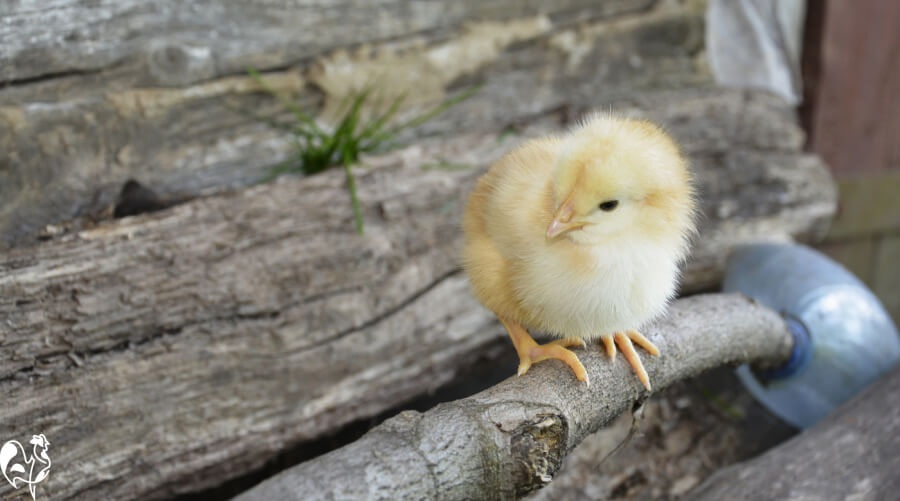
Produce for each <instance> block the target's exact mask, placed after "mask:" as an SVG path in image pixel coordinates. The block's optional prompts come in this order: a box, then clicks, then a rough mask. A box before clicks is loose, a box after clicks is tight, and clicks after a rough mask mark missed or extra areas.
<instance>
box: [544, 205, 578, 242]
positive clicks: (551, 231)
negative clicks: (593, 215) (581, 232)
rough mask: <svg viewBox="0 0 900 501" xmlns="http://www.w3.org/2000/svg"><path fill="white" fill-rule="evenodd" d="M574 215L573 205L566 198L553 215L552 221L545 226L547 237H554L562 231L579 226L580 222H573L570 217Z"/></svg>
mask: <svg viewBox="0 0 900 501" xmlns="http://www.w3.org/2000/svg"><path fill="white" fill-rule="evenodd" d="M574 215H575V207H574V206H573V204H572V202H570V201H568V200H566V201H565V202H563V205H562V206H561V207H560V208H559V209H558V210H557V211H556V214H554V215H553V221H551V222H550V226H548V227H547V238H555V237H557V236H559V235H562V234H563V233H565V232H567V231H570V230H574V229H575V228H581V227H582V226H584V225H583V224H581V223H577V222H573V221H572V217H573V216H574Z"/></svg>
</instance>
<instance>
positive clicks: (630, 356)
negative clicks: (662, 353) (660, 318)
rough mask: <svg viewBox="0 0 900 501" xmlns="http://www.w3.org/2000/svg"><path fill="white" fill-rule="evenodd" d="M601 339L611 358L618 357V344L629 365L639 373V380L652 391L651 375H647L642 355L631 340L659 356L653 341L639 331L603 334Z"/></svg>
mask: <svg viewBox="0 0 900 501" xmlns="http://www.w3.org/2000/svg"><path fill="white" fill-rule="evenodd" d="M601 339H602V340H603V344H604V345H605V346H606V354H607V355H609V358H610V360H612V359H614V358H615V357H616V346H618V347H619V349H620V350H622V355H625V359H626V360H628V363H629V365H631V368H632V369H634V372H635V374H637V377H638V380H639V381H640V382H641V383H643V385H644V387H645V388H647V391H650V390H651V388H650V376H648V375H647V370H646V369H644V364H643V363H642V362H641V357H639V356H638V353H637V350H635V349H634V345H633V344H632V343H631V342H632V341H634V342H635V343H637V344H638V345H639V346H640V347H641V348H643V349H645V350H647V352H648V353H650V354H651V355H653V356H654V357H658V356H659V349H658V348H657V347H656V346H655V345H654V344H653V343H651V342H650V340H649V339H647V338H646V337H644V336H643V335H642V334H641V333H640V332H637V331H625V332H624V333H623V332H616V333H613V334H606V335H604V336H602V337H601Z"/></svg>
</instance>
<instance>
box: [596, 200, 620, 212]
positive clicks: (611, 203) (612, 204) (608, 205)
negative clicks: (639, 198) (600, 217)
mask: <svg viewBox="0 0 900 501" xmlns="http://www.w3.org/2000/svg"><path fill="white" fill-rule="evenodd" d="M618 206H619V201H618V200H607V201H605V202H603V203H601V204H600V205H598V207H599V208H600V210H602V211H604V212H609V211H611V210H613V209H615V208H616V207H618Z"/></svg>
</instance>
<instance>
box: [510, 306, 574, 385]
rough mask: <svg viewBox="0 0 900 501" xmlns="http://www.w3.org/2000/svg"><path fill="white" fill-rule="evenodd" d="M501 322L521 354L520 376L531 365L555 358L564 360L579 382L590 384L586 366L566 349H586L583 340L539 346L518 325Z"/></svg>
mask: <svg viewBox="0 0 900 501" xmlns="http://www.w3.org/2000/svg"><path fill="white" fill-rule="evenodd" d="M500 322H501V323H502V324H503V327H506V332H508V333H509V337H510V338H511V339H512V342H513V345H514V346H515V347H516V352H517V353H518V354H519V375H520V376H521V375H522V374H525V373H526V372H528V369H530V368H531V364H536V363H538V362H540V361H542V360H547V359H550V358H555V359H557V360H562V361H563V363H565V364H566V365H568V366H569V368H571V369H572V372H574V373H575V377H576V378H578V380H579V381H584V382H585V383H587V384H590V381H588V376H587V371H586V370H585V369H584V366H583V365H581V362H580V361H579V360H578V357H576V356H575V354H574V353H572V352H571V351H570V350H567V349H566V348H567V347H571V346H581V347H584V346H585V344H584V341H583V340H581V339H575V338H566V339H557V340H556V341H551V342H549V343H547V344H537V342H536V341H535V340H534V339H533V338H532V337H531V335H530V334H528V331H526V330H525V328H524V327H522V326H521V325H519V324H518V323H516V322H512V321H509V320H503V319H501V320H500Z"/></svg>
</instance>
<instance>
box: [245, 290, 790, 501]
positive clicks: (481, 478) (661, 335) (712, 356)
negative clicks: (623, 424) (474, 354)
mask: <svg viewBox="0 0 900 501" xmlns="http://www.w3.org/2000/svg"><path fill="white" fill-rule="evenodd" d="M646 333H647V335H648V337H649V338H650V339H651V340H652V341H653V342H654V343H655V344H656V345H657V346H658V347H659V348H660V351H661V353H662V356H661V357H659V358H655V357H653V358H650V359H649V360H647V362H646V363H647V370H648V373H649V374H650V378H651V380H652V381H653V384H654V385H657V386H658V387H659V388H664V387H666V386H668V385H670V384H672V383H673V382H675V381H678V380H680V379H684V378H686V377H689V376H692V375H695V374H697V373H699V372H701V371H703V370H707V369H710V368H713V367H716V366H718V365H721V364H734V363H742V362H744V363H747V362H760V363H763V364H778V363H781V362H784V361H786V360H787V358H788V357H789V355H790V352H791V347H792V341H791V336H790V334H789V332H788V331H787V328H786V327H785V325H784V322H783V321H782V320H781V317H780V316H779V315H778V314H777V313H775V312H773V311H771V310H769V309H767V308H765V307H763V306H761V305H759V304H758V303H756V302H754V301H752V300H749V299H747V298H745V297H743V296H739V295H700V296H693V297H690V298H686V299H682V300H679V301H677V302H675V303H674V304H673V305H672V306H671V307H670V308H669V312H668V315H667V316H666V317H665V318H664V319H662V320H660V321H658V322H655V323H654V324H653V325H651V326H650V327H649V328H648V329H646ZM577 353H578V356H579V359H580V360H581V361H582V363H584V366H585V368H586V369H587V371H588V375H589V378H590V380H591V381H593V383H592V384H591V385H586V384H584V383H581V382H579V381H577V380H575V379H574V378H572V377H570V376H571V375H570V374H568V373H567V372H565V368H564V367H563V366H562V365H561V364H560V363H558V362H553V363H550V364H538V365H536V366H534V367H533V368H532V369H531V370H530V371H529V372H528V374H526V375H525V376H522V377H513V378H510V379H508V380H506V381H504V382H503V383H501V384H499V385H497V386H494V387H492V388H490V389H488V390H485V391H483V392H481V393H479V394H477V395H474V396H472V397H469V398H465V399H462V400H457V401H455V402H449V403H446V404H440V405H438V406H437V407H435V408H434V409H432V410H429V411H428V412H425V413H417V412H412V411H405V412H403V413H401V414H400V415H398V416H396V417H394V418H391V419H389V420H387V421H385V422H384V423H383V424H381V425H380V426H378V427H376V428H374V429H372V430H371V431H370V432H369V433H367V434H366V435H365V436H363V437H362V438H361V439H359V440H358V441H356V442H354V443H352V444H350V445H348V446H345V447H343V448H341V449H337V450H335V451H332V452H330V453H328V454H326V455H324V456H320V457H318V458H316V459H313V460H311V461H308V462H306V463H303V464H301V465H298V466H296V467H294V468H291V469H288V470H286V471H284V472H282V473H280V474H278V475H276V476H274V477H272V478H270V479H268V480H266V481H264V482H263V483H262V484H260V485H258V486H256V487H254V488H252V489H250V490H249V491H247V492H245V493H244V494H242V495H240V496H238V497H237V498H236V500H238V501H242V500H243V501H249V500H252V499H281V500H312V499H360V500H361V499H365V500H381V499H384V500H388V499H390V500H406V499H447V500H464V499H514V498H517V497H520V496H523V495H525V494H527V493H529V492H531V491H533V490H536V489H539V488H541V487H542V486H544V485H546V484H547V483H549V482H550V481H551V480H552V478H553V476H554V475H555V474H556V472H557V470H558V469H559V467H560V465H561V463H562V460H563V458H564V457H565V456H566V454H568V453H569V452H570V451H571V450H572V449H574V448H575V446H576V445H578V444H579V443H580V442H581V441H582V440H583V439H584V438H585V437H586V436H588V435H589V434H591V433H594V432H595V431H597V430H598V429H599V428H600V427H601V426H603V425H605V424H606V423H608V422H609V421H610V420H612V419H613V418H615V417H616V416H618V415H619V414H620V413H622V412H624V411H625V410H627V409H628V408H630V407H631V405H632V403H633V402H635V401H636V400H637V399H638V398H640V396H641V393H642V392H641V389H640V386H639V383H636V382H635V380H634V377H633V375H632V374H631V373H630V372H629V369H628V368H627V364H624V363H621V362H622V360H617V362H619V363H610V362H609V359H608V358H607V357H606V356H605V354H604V353H603V352H602V350H600V349H599V348H597V347H593V348H589V349H587V350H577ZM717 499H728V498H727V497H726V498H717Z"/></svg>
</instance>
